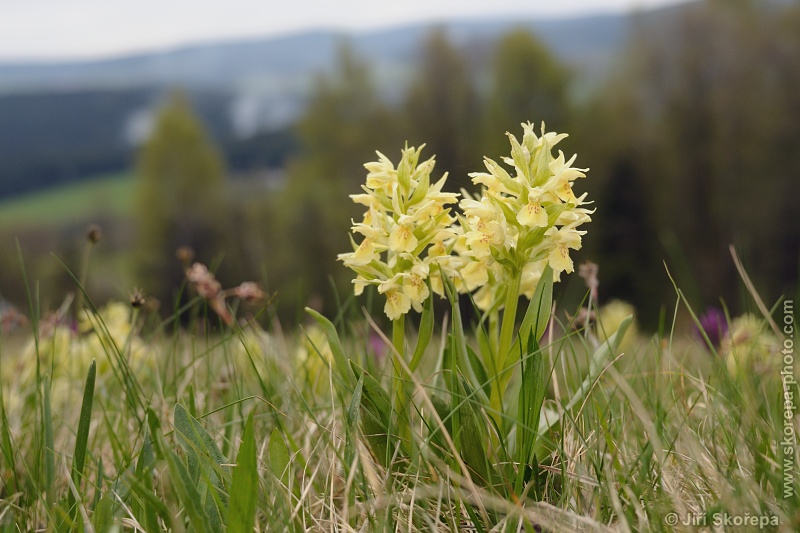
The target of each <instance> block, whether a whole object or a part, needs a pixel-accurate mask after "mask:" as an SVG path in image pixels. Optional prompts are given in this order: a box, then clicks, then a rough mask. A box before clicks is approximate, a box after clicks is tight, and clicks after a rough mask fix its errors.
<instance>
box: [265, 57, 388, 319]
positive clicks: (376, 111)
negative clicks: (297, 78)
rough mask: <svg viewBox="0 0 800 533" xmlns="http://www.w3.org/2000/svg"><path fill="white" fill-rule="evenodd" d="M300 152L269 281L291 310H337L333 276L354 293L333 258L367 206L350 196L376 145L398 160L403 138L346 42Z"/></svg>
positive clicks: (279, 200)
mask: <svg viewBox="0 0 800 533" xmlns="http://www.w3.org/2000/svg"><path fill="white" fill-rule="evenodd" d="M297 136H298V139H299V142H300V150H299V154H298V155H297V156H296V157H295V158H294V159H293V160H292V161H291V162H290V164H289V165H288V183H287V187H286V189H285V190H284V191H283V192H282V194H280V195H279V196H278V197H275V198H273V204H272V211H271V216H269V219H270V220H264V224H265V225H267V226H268V227H270V231H269V233H268V237H267V239H268V242H267V244H266V248H267V249H268V250H280V253H275V254H273V256H272V257H269V258H268V259H267V260H268V269H269V272H270V279H271V282H272V284H273V285H274V286H275V288H277V290H278V300H279V302H280V304H281V309H282V311H283V313H284V315H286V314H287V313H291V312H292V311H295V312H297V311H299V310H300V309H302V306H303V305H306V304H307V303H309V301H310V300H313V301H315V302H322V305H324V306H326V309H327V310H329V311H334V312H335V311H336V309H335V301H334V299H333V298H332V297H331V279H333V280H334V282H335V286H336V287H337V288H338V290H339V291H341V292H342V293H350V292H351V291H352V287H351V285H350V274H349V273H348V272H347V270H346V269H345V268H344V267H342V266H341V265H340V264H338V263H337V262H336V255H337V254H338V253H342V252H345V251H348V250H349V249H350V242H349V240H348V231H349V227H350V220H351V219H353V218H358V217H360V215H361V213H362V211H363V209H362V208H361V207H360V206H356V205H355V204H353V203H352V202H351V201H350V198H349V195H350V194H356V193H358V192H359V191H360V187H361V184H362V183H363V182H364V178H365V176H366V170H365V169H364V166H363V165H364V163H366V162H367V161H374V160H375V159H377V156H376V155H375V150H376V149H378V150H381V151H382V152H384V153H385V154H386V155H387V156H389V157H391V158H393V159H397V158H398V154H399V150H400V148H402V141H401V140H399V135H397V126H396V115H394V114H392V113H390V112H389V111H388V110H387V109H386V107H385V106H384V105H383V104H382V103H381V102H380V101H379V99H378V97H377V94H376V91H375V88H374V86H373V84H372V81H371V80H370V77H369V72H368V69H367V67H366V66H365V64H364V63H363V62H361V61H360V60H359V59H358V58H356V57H355V56H354V55H353V53H352V51H351V49H350V47H349V46H348V45H347V44H346V43H344V44H342V46H341V48H340V50H339V57H338V63H337V66H336V70H335V72H334V73H333V74H331V75H321V76H320V77H319V78H318V80H317V84H316V88H315V91H314V94H313V96H312V97H311V100H310V102H309V104H308V107H307V109H306V112H305V113H304V115H303V116H302V117H301V119H300V120H299V122H298V124H297Z"/></svg>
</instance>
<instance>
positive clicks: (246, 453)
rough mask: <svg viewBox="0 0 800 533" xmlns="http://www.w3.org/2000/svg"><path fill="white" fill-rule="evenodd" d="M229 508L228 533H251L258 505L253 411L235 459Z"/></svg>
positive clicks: (248, 418)
mask: <svg viewBox="0 0 800 533" xmlns="http://www.w3.org/2000/svg"><path fill="white" fill-rule="evenodd" d="M230 500H231V507H230V511H229V513H228V533H252V531H253V524H255V521H256V504H257V503H258V463H257V462H256V439H255V435H254V429H253V411H250V416H248V417H247V423H246V424H245V427H244V436H243V437H242V445H241V447H240V448H239V455H238V456H237V458H236V466H235V467H234V469H233V481H231V498H230Z"/></svg>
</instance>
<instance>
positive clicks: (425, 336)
mask: <svg viewBox="0 0 800 533" xmlns="http://www.w3.org/2000/svg"><path fill="white" fill-rule="evenodd" d="M428 288H429V289H430V281H428ZM432 337H433V293H431V295H430V296H428V299H427V300H425V304H424V307H423V308H422V316H421V317H420V321H419V333H418V335H417V346H416V347H415V348H414V355H413V356H412V357H411V362H410V363H408V368H409V369H410V370H411V372H414V371H415V370H416V369H417V367H418V366H419V363H420V361H422V356H423V355H424V354H425V349H426V348H427V347H428V344H430V342H431V338H432Z"/></svg>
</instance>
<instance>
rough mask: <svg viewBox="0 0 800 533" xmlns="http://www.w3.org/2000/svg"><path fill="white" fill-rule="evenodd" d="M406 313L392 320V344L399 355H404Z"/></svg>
mask: <svg viewBox="0 0 800 533" xmlns="http://www.w3.org/2000/svg"><path fill="white" fill-rule="evenodd" d="M405 341H406V315H400V317H399V318H398V319H397V320H394V321H392V344H393V345H394V349H395V350H397V353H398V354H399V356H400V357H405V356H406V353H405Z"/></svg>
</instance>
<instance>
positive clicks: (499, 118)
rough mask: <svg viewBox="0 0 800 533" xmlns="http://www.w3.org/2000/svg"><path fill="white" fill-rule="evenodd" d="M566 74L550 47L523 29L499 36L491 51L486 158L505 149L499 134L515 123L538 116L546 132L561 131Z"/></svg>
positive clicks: (516, 126)
mask: <svg viewBox="0 0 800 533" xmlns="http://www.w3.org/2000/svg"><path fill="white" fill-rule="evenodd" d="M568 83H569V77H568V76H567V73H566V71H565V70H564V68H563V67H562V66H561V65H560V64H559V63H558V62H557V61H556V60H555V59H554V58H553V57H552V55H551V54H550V51H549V50H548V49H547V48H546V47H545V45H544V44H542V43H541V42H540V41H539V40H538V39H537V38H536V37H535V36H534V35H533V34H531V33H530V32H529V31H527V30H524V29H518V30H514V31H512V32H510V33H508V34H507V35H505V36H504V37H503V38H502V39H501V40H500V42H499V43H498V45H497V49H496V51H495V53H494V62H493V69H492V82H491V89H490V93H489V96H488V104H487V113H486V120H485V126H484V128H483V133H484V136H483V137H484V139H485V140H484V146H485V148H486V150H488V151H487V155H489V156H490V157H492V158H496V157H498V154H505V153H506V152H507V151H508V140H507V139H506V137H505V135H504V133H505V132H507V131H509V132H512V133H515V134H516V133H518V130H519V129H520V126H519V125H520V123H521V122H527V121H533V122H535V123H537V124H538V123H541V122H542V121H544V122H545V123H546V125H547V129H548V131H565V128H566V126H567V118H568V115H569V113H568V107H569V102H568V100H567V87H568Z"/></svg>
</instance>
